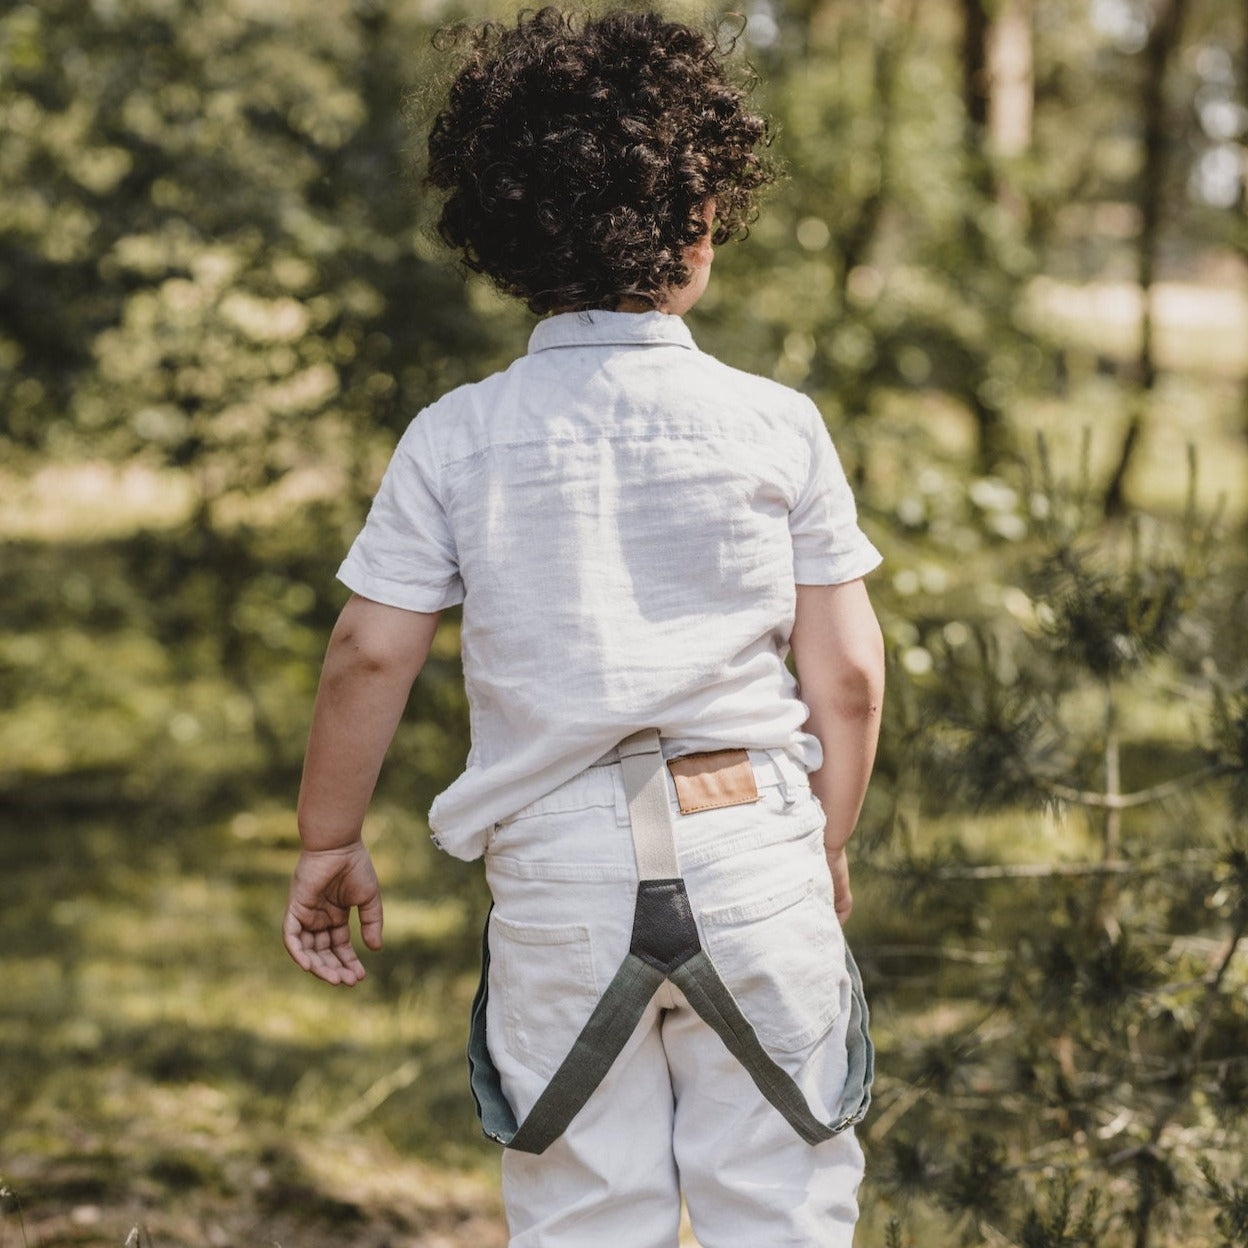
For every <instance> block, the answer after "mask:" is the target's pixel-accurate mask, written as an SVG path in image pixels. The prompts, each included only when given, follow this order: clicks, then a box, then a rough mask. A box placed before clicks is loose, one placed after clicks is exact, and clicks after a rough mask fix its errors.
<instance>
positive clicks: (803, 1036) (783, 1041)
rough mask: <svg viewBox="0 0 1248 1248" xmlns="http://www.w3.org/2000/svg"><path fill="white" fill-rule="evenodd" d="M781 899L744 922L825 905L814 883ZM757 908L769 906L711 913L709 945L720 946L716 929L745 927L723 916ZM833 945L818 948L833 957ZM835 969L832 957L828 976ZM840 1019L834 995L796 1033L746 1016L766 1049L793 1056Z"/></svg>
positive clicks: (728, 908) (712, 951)
mask: <svg viewBox="0 0 1248 1248" xmlns="http://www.w3.org/2000/svg"><path fill="white" fill-rule="evenodd" d="M794 894H798V895H796V896H794ZM779 896H780V897H781V898H783V899H784V904H782V905H777V906H775V908H773V909H771V910H770V911H768V912H767V913H765V914H759V915H755V916H752V920H745V921H744V922H749V921H755V922H765V921H766V920H767V919H769V918H773V917H774V916H776V915H778V914H782V913H784V911H786V910H790V909H792V908H793V907H794V906H799V905H804V904H822V903H821V902H820V895H819V893H818V891H817V890H816V888H815V882H814V881H813V880H806V881H805V882H804V884H803V885H802V886H800V889H799V888H798V887H795V888H792V889H789V890H786V892H785V893H782V894H779ZM766 901H767V902H772V903H774V901H775V896H773V897H772V898H768V899H766ZM757 904H766V903H750V902H746V903H744V906H722V907H719V908H718V909H717V910H716V911H714V912H711V913H713V914H714V915H715V916H716V917H715V918H712V920H711V922H710V924H709V929H711V930H708V931H707V943H708V945H711V946H714V945H715V944H716V943H719V942H718V941H717V940H716V938H715V936H714V935H713V934H712V933H713V929H716V928H720V929H723V928H726V927H729V926H743V925H744V922H742V921H738V922H737V923H735V924H732V923H725V922H722V920H720V919H719V917H718V916H722V915H723V914H724V913H726V912H732V911H734V910H736V911H740V910H742V909H748V908H750V907H752V906H754V905H757ZM825 908H826V907H825ZM701 917H702V919H703V921H705V920H706V918H707V912H703V914H702V916H701ZM831 917H832V920H833V921H834V922H835V921H836V920H835V911H833V913H832V916H831ZM722 939H726V937H720V940H722ZM832 944H833V942H830V941H829V942H826V946H825V943H824V942H821V943H820V946H819V947H820V948H824V947H827V948H828V951H829V954H830V955H834V952H835V951H834V949H833V948H832ZM709 952H710V954H711V961H712V962H713V963H714V962H715V956H714V954H715V951H714V949H713V948H711V949H710V950H709ZM833 965H834V958H833V957H830V958H829V973H830V974H831V973H832V971H833ZM729 992H730V993H731V992H732V990H731V988H729ZM732 996H733V999H734V1000H737V995H736V993H732ZM737 1004H738V1006H740V1001H739V1000H738V1001H737ZM742 1013H743V1014H744V1013H745V1011H744V1010H742ZM840 1015H841V1004H840V1000H839V999H838V998H837V997H836V996H834V995H829V996H828V999H827V1001H826V1003H825V1004H824V1006H823V1008H822V1009H820V1010H819V1011H818V1012H817V1013H816V1014H815V1015H813V1016H812V1017H811V1019H810V1021H809V1022H808V1023H807V1024H806V1026H804V1027H802V1028H800V1029H798V1030H797V1031H793V1030H792V1029H788V1030H785V1031H780V1030H778V1029H775V1028H772V1027H769V1026H768V1025H767V1023H766V1022H763V1021H761V1020H759V1021H756V1019H754V1018H751V1017H750V1016H749V1015H748V1014H746V1018H747V1021H748V1022H749V1023H750V1026H752V1027H753V1028H754V1031H755V1033H756V1034H757V1036H758V1038H759V1040H760V1041H762V1043H763V1044H764V1045H765V1046H767V1047H768V1048H771V1049H775V1050H776V1051H777V1052H781V1053H791V1052H796V1051H798V1050H800V1049H803V1048H806V1047H807V1046H808V1045H811V1044H813V1043H815V1042H816V1041H817V1040H820V1039H821V1038H822V1037H823V1036H825V1035H826V1034H827V1033H828V1031H829V1030H831V1028H832V1025H833V1023H835V1022H836V1020H837V1019H838V1018H839V1017H840Z"/></svg>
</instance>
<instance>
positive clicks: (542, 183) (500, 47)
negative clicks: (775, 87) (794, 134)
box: [426, 8, 774, 314]
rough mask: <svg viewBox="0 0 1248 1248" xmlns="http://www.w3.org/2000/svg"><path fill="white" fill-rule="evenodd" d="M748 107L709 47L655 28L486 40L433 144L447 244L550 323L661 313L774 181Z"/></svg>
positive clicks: (613, 16)
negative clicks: (695, 262) (563, 318)
mask: <svg viewBox="0 0 1248 1248" xmlns="http://www.w3.org/2000/svg"><path fill="white" fill-rule="evenodd" d="M745 95H746V90H745V88H744V87H742V86H741V85H739V84H738V83H737V82H734V81H733V80H732V79H731V78H729V76H728V75H727V73H726V70H725V66H724V62H723V55H722V54H721V52H720V51H719V50H718V48H717V47H716V44H715V42H714V41H713V40H712V39H710V38H709V37H707V36H706V35H703V34H701V33H699V32H698V31H695V30H693V29H691V28H690V27H688V26H685V25H682V24H680V23H678V22H669V21H665V20H664V19H663V18H661V17H660V16H658V15H657V14H654V13H627V12H612V13H607V14H606V15H604V16H602V17H597V18H582V19H579V20H578V19H576V18H573V17H572V16H570V15H568V14H566V13H563V12H561V11H559V10H557V9H554V8H545V9H542V10H541V11H540V12H536V13H534V12H532V11H528V12H525V13H522V14H521V15H520V17H519V18H518V19H517V22H516V25H515V26H514V27H503V26H500V25H497V24H495V23H485V24H483V25H481V26H478V27H476V28H475V29H474V30H473V31H471V32H470V45H469V54H468V59H467V62H466V63H465V64H464V65H463V66H462V68H461V69H460V71H459V73H458V75H457V76H456V78H455V80H454V83H453V85H452V86H451V91H450V98H449V100H448V102H447V105H446V107H445V108H444V109H443V110H442V112H441V113H439V114H438V116H437V118H436V120H435V121H434V123H433V128H432V130H431V132H430V135H429V169H428V173H427V175H426V180H427V181H428V182H429V183H430V184H431V185H432V186H435V187H438V188H440V189H441V190H443V191H446V192H447V193H448V194H447V199H446V202H445V204H444V206H443V209H442V215H441V218H440V220H439V222H438V232H439V234H440V235H441V237H442V238H443V240H444V241H445V242H446V243H447V244H448V245H450V246H451V247H453V248H455V249H456V250H458V251H460V252H461V253H462V255H463V258H464V261H465V263H466V264H467V265H468V266H469V267H470V268H472V269H474V270H476V271H477V272H480V273H485V274H487V275H488V276H489V277H490V278H492V279H493V281H494V282H495V283H496V284H497V285H498V286H499V287H500V288H501V289H502V290H505V291H507V292H509V293H511V294H515V295H518V296H519V297H520V298H522V299H523V300H524V301H525V302H526V303H527V304H528V306H529V307H530V309H532V311H534V312H537V313H539V314H541V313H546V312H550V311H572V310H579V309H582V308H617V307H621V306H627V307H638V306H640V307H655V306H659V305H660V304H664V303H665V301H666V298H667V294H668V292H671V291H674V290H676V289H678V288H681V287H685V286H686V284H687V283H689V282H690V277H691V271H690V265H689V264H688V263H687V262H686V261H687V252H688V249H689V248H690V247H691V246H694V245H696V244H699V242H700V240H706V239H708V237H709V241H711V242H715V243H723V242H727V241H728V240H729V239H730V238H733V237H735V236H738V235H741V234H743V233H744V232H745V229H746V226H747V224H748V222H749V221H750V220H751V218H752V214H753V210H754V198H755V193H756V191H757V190H758V189H759V188H760V187H761V186H763V185H764V184H766V183H768V182H770V181H771V180H772V179H773V177H774V174H773V173H772V170H771V168H770V166H769V165H768V163H767V162H766V160H765V159H764V158H763V157H762V156H760V154H759V153H758V152H757V151H756V150H755V149H756V148H757V147H758V146H759V145H760V144H765V143H766V141H767V137H768V131H767V123H766V121H765V120H764V119H763V118H761V117H759V116H756V115H755V114H753V113H751V112H749V111H748V110H747V108H746V104H745ZM711 201H714V202H713V204H712V203H711ZM712 210H713V213H714V224H713V226H712V225H711V223H710V222H709V221H708V219H707V218H708V215H709V213H710V212H711V211H712ZM712 231H713V232H712ZM701 246H702V248H704V249H705V248H706V247H707V246H708V244H707V243H706V242H702V244H701ZM690 254H696V255H700V256H703V257H705V254H706V253H705V251H701V252H695V253H690ZM702 284H704V281H703V282H702ZM692 285H695V286H696V285H697V282H694V283H693V284H692ZM699 289H700V288H699ZM676 310H680V309H676Z"/></svg>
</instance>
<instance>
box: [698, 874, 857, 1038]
mask: <svg viewBox="0 0 1248 1248" xmlns="http://www.w3.org/2000/svg"><path fill="white" fill-rule="evenodd" d="M701 919H702V926H703V932H704V935H705V938H706V947H707V952H708V953H709V955H710V958H711V961H712V962H713V963H714V964H715V969H716V970H717V971H718V972H719V975H720V978H721V979H722V980H723V981H724V983H725V984H726V985H727V986H728V990H729V991H730V992H731V993H732V995H733V997H734V998H735V999H736V1002H737V1004H738V1005H739V1006H740V1007H741V1012H742V1013H743V1014H744V1015H745V1017H746V1018H747V1019H748V1020H749V1022H750V1023H751V1024H752V1026H753V1027H754V1030H755V1031H756V1032H757V1033H758V1038H759V1039H760V1040H761V1041H762V1042H763V1044H764V1045H766V1046H767V1048H769V1049H772V1050H774V1051H776V1052H779V1053H792V1052H795V1051H797V1050H798V1049H804V1048H805V1047H806V1046H807V1045H810V1044H813V1043H814V1042H815V1041H816V1040H819V1039H821V1038H822V1037H823V1036H824V1035H826V1034H827V1032H828V1030H829V1029H830V1028H831V1026H832V1024H833V1023H834V1022H835V1021H836V1018H837V1016H838V1015H839V1014H840V1012H841V992H842V988H843V985H844V983H845V978H846V972H845V953H844V937H843V936H842V934H841V928H840V923H839V921H838V920H837V917H836V907H835V905H834V904H833V900H832V889H831V885H830V884H828V885H826V886H824V884H823V883H822V882H821V883H820V884H819V885H816V882H815V880H814V879H807V880H803V881H802V882H801V883H799V884H795V885H793V886H791V887H789V888H786V889H784V890H782V891H780V892H777V893H772V894H770V895H768V896H766V897H761V898H759V899H758V900H756V901H748V902H744V903H739V904H737V905H732V906H718V907H714V908H711V909H706V910H703V911H702V914H701Z"/></svg>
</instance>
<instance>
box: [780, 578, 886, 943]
mask: <svg viewBox="0 0 1248 1248" xmlns="http://www.w3.org/2000/svg"><path fill="white" fill-rule="evenodd" d="M789 645H790V648H791V649H792V651H793V662H794V665H795V666H796V668H797V679H798V682H799V684H800V687H801V696H802V701H803V702H805V703H806V705H807V706H808V707H809V708H810V718H809V719H808V720H807V721H806V725H805V727H806V731H807V732H809V733H812V734H813V735H814V736H816V737H818V738H819V741H820V744H822V746H823V766H822V767H821V768H820V769H819V770H818V771H812V772H811V773H810V787H811V789H812V790H813V791H814V794H815V796H816V797H817V798H819V800H820V801H821V802H822V803H823V808H824V811H825V812H826V814H827V817H828V822H827V827H826V828H825V829H824V834H823V843H824V845H825V847H826V849H827V855H828V866H829V868H830V869H831V871H832V882H833V885H834V887H835V890H836V912H837V915H838V916H839V917H840V920H841V922H842V923H844V922H845V920H846V919H848V918H849V912H850V910H851V909H852V908H853V904H854V902H853V896H852V894H851V893H850V889H849V864H848V862H847V860H846V857H845V842H846V841H848V840H849V837H850V834H851V833H852V832H853V830H854V825H855V824H856V823H857V822H858V814H859V812H860V811H861V809H862V800H863V798H864V796H865V795H866V791H867V781H868V780H869V779H870V777H871V767H872V764H873V763H874V762H875V747H876V743H877V742H878V741H879V736H880V704H881V702H882V700H883V697H884V639H883V637H882V635H881V633H880V625H879V622H878V621H877V620H876V618H875V612H874V611H873V610H872V609H871V602H870V599H869V598H868V597H867V589H866V586H865V585H864V584H863V583H862V581H861V580H856V581H849V582H847V583H846V584H843V585H799V586H798V587H797V612H796V616H795V618H794V622H793V633H792V636H791V637H790V639H789Z"/></svg>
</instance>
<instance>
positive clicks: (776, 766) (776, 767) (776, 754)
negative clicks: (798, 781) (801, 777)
mask: <svg viewBox="0 0 1248 1248" xmlns="http://www.w3.org/2000/svg"><path fill="white" fill-rule="evenodd" d="M782 752H783V751H781V750H768V751H767V757H768V759H770V760H771V767H772V770H773V771H774V772H775V773H776V780H777V782H778V784H779V788H780V795H781V797H783V798H784V805H785V809H786V810H787V809H788V807H790V806H792V805H793V803H794V802H795V801H797V798H795V797H794V796H793V794H792V793H791V792H790V791H789V778H788V776H786V775H785V774H784V768H783V767H781V766H780V755H781V753H782Z"/></svg>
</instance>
